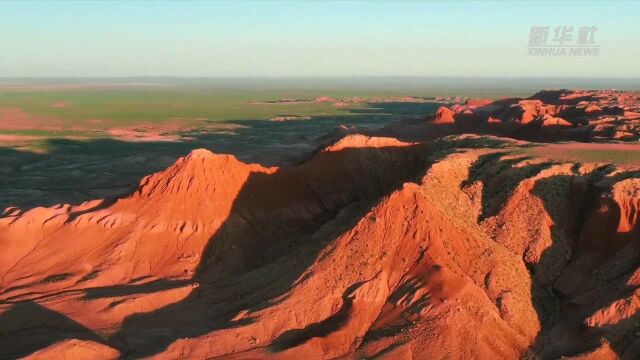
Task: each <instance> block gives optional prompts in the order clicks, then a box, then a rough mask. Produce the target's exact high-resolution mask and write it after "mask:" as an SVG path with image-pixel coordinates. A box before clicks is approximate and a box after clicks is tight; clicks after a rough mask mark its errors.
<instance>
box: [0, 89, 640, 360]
mask: <svg viewBox="0 0 640 360" xmlns="http://www.w3.org/2000/svg"><path fill="white" fill-rule="evenodd" d="M545 96H546V95H545ZM583 97H584V96H580V97H579V98H580V99H581V98H583ZM563 101H564V100H563ZM571 101H574V100H571ZM581 101H582V100H581ZM520 105H521V104H520ZM474 106H475V105H474ZM478 106H483V105H482V104H479V105H478ZM443 112H444V110H443ZM497 120H499V119H496V120H494V121H493V122H494V123H497V124H499V122H497ZM500 121H502V120H500ZM554 125H558V124H554ZM559 126H564V125H559ZM529 145H530V144H528V143H526V142H517V141H513V140H508V139H501V138H495V137H478V136H471V135H467V136H458V137H447V138H443V139H440V140H437V141H434V142H430V143H411V142H403V141H400V140H397V139H394V138H371V137H367V136H363V135H347V136H346V137H344V138H342V139H340V140H338V141H337V142H336V143H335V144H332V145H328V146H325V147H323V148H322V149H321V150H319V151H318V152H316V153H314V154H313V156H312V157H310V158H309V159H308V160H306V161H304V162H303V163H302V164H300V165H298V166H295V167H290V168H266V167H263V166H260V165H255V164H245V163H242V162H241V161H239V160H237V159H235V158H234V157H232V156H228V155H217V154H213V153H211V152H209V151H206V150H197V151H194V152H192V153H191V154H190V155H188V156H186V157H184V158H181V159H179V160H178V161H177V162H176V163H175V164H174V165H172V166H171V167H169V168H168V169H166V170H165V171H162V172H159V173H156V174H153V175H150V176H148V177H146V178H144V179H143V180H142V181H141V182H140V186H139V187H138V189H137V190H136V191H135V192H133V193H132V194H130V195H128V196H124V197H122V198H119V199H114V200H97V201H91V202H87V203H84V204H81V205H75V206H74V205H60V206H56V207H51V208H36V209H32V210H30V211H27V212H25V213H22V212H20V211H19V210H16V209H14V210H11V211H8V212H5V215H4V217H2V218H0V245H1V246H2V247H3V252H2V255H0V256H1V257H0V276H1V282H0V335H2V336H0V345H1V346H0V357H8V358H13V357H19V356H26V355H31V356H32V358H45V357H46V358H51V357H53V358H55V357H73V356H76V357H91V358H100V357H103V358H116V357H123V358H141V357H155V358H170V359H174V358H194V359H204V358H216V357H224V358H230V359H236V358H238V359H239V358H277V359H287V358H290V359H297V358H370V357H375V358H383V359H384V358H387V359H397V358H472V357H478V358H503V359H517V358H522V357H525V358H526V357H540V358H558V357H560V356H563V355H576V354H581V355H580V356H582V357H584V358H589V357H591V358H593V357H594V356H596V357H597V356H600V355H602V356H605V355H606V356H619V357H623V358H624V357H627V358H635V357H637V356H638V351H639V350H638V349H639V346H638V343H637V340H636V338H637V337H636V336H635V333H636V332H637V330H638V329H637V321H638V311H637V309H638V306H637V303H638V301H637V292H638V287H639V286H640V280H639V279H640V275H638V274H640V270H639V268H638V263H639V260H640V247H639V244H638V243H637V241H635V240H636V239H637V238H638V236H640V233H639V231H640V225H639V222H640V221H639V215H638V213H639V207H640V183H639V179H640V178H639V174H640V169H639V168H636V167H629V166H627V167H616V165H615V164H590V163H574V162H562V161H553V160H549V159H544V158H536V157H532V156H528V155H525V152H526V151H527V149H528V146H529ZM34 326H35V327H37V329H34Z"/></svg>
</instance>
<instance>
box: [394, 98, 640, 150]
mask: <svg viewBox="0 0 640 360" xmlns="http://www.w3.org/2000/svg"><path fill="white" fill-rule="evenodd" d="M639 111H640V93H636V92H622V91H616V90H597V91H595V90H594V91H578V90H552V91H549V90H547V91H540V92H539V93H537V94H535V95H533V96H531V97H530V98H527V99H503V100H496V101H490V100H482V101H477V100H476V101H471V100H469V101H467V103H466V104H464V105H454V106H452V107H451V108H447V107H441V108H440V109H438V111H437V113H436V114H435V115H433V116H430V117H428V118H427V121H426V122H424V123H422V124H419V123H415V122H413V121H404V122H400V123H398V124H395V125H393V126H390V127H389V129H388V132H389V133H391V134H395V135H396V136H401V137H403V138H405V139H413V140H417V139H435V138H438V137H441V136H443V135H451V134H460V133H469V132H470V133H476V134H493V135H500V136H508V137H512V138H518V139H524V140H534V141H544V142H550V141H557V140H574V141H585V142H591V141H606V140H620V141H636V140H638V139H640V115H639Z"/></svg>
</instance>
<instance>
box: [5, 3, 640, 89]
mask: <svg viewBox="0 0 640 360" xmlns="http://www.w3.org/2000/svg"><path fill="white" fill-rule="evenodd" d="M639 13H640V2H634V1H627V2H612V1H602V2H582V1H571V2H557V1H549V2H541V1H538V2H517V1H513V2H507V1H500V2H463V1H460V2H453V1H448V2H444V1H443V2H427V1H424V2H422V1H408V2H398V1H395V2H385V1H352V2H337V1H330V2H320V1H314V2H311V1H298V2H293V1H292V2H269V1H258V2H249V1H234V2H223V1H220V2H213V1H212V2H151V1H144V2H124V1H121V2H119V1H114V2H108V1H102V2H62V1H49V2H46V1H45V2H35V1H23V2H18V1H16V2H11V1H3V2H0V43H2V46H3V49H4V50H3V51H2V53H1V54H0V76H2V77H21V76H31V77H39V76H59V77H68V76H371V75H376V76H390V75H391V76H394V75H399V76H576V77H640V41H638V38H637V37H638V34H639V33H640V30H639V28H638V26H639V25H638V20H637V16H638V14H639ZM562 25H567V26H574V27H575V29H576V31H575V32H574V36H576V35H577V34H576V32H577V28H578V27H580V26H597V27H598V31H597V33H596V36H595V40H596V42H597V43H598V44H599V45H600V54H599V56H597V57H531V56H527V45H528V41H529V32H530V29H531V27H532V26H550V27H552V28H553V27H555V26H562Z"/></svg>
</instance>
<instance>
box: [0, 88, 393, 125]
mask: <svg viewBox="0 0 640 360" xmlns="http://www.w3.org/2000/svg"><path fill="white" fill-rule="evenodd" d="M388 95H392V94H390V93H384V92H368V93H364V94H363V93H362V92H359V93H354V92H347V91H339V90H333V91H328V92H321V91H308V90H306V91H296V90H279V91H278V90H263V91H252V90H221V89H193V88H178V87H172V88H151V87H150V88H147V87H145V88H125V87H123V88H113V89H102V88H100V89H72V90H56V91H51V90H45V91H43V90H36V91H33V90H29V91H24V90H23V91H11V92H9V91H4V92H2V91H0V108H21V109H22V110H24V111H25V112H27V113H28V114H32V115H35V116H42V117H47V118H54V119H58V120H61V121H62V122H63V124H64V125H66V126H74V125H78V124H81V123H84V122H87V121H91V120H101V121H102V122H101V124H102V125H101V126H124V125H135V124H139V123H140V124H142V123H161V122H166V121H180V122H182V123H184V124H198V123H199V122H202V121H205V120H206V121H214V122H218V121H233V120H248V119H269V118H272V117H276V116H281V115H290V114H293V115H299V116H314V115H345V114H348V113H349V111H348V109H345V108H336V107H334V106H332V104H330V103H315V102H305V103H291V104H264V103H260V102H263V101H274V100H278V99H282V98H295V99H297V98H313V97H317V96H332V97H343V96H388ZM252 102H256V103H252ZM54 104H63V105H64V106H63V107H55V106H54ZM352 107H360V106H359V105H355V104H354V105H353V106H352Z"/></svg>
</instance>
